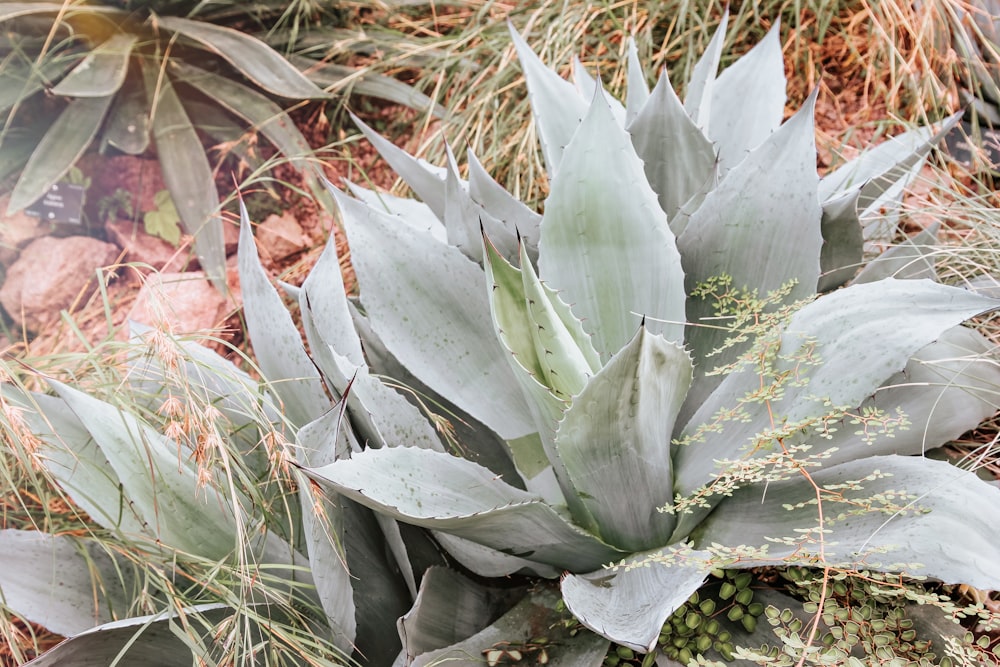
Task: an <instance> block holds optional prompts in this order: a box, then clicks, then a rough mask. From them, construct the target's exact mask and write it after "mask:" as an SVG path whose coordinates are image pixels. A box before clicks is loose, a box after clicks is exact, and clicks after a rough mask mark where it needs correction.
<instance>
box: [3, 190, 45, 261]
mask: <svg viewBox="0 0 1000 667" xmlns="http://www.w3.org/2000/svg"><path fill="white" fill-rule="evenodd" d="M9 203H10V195H4V196H3V197H0V264H6V265H10V264H11V263H12V262H13V261H14V260H15V259H17V254H18V253H19V252H20V251H21V248H23V247H24V246H26V245H27V244H28V243H30V242H31V241H33V240H34V239H36V238H38V237H39V236H44V235H45V234H46V233H48V231H49V223H47V222H43V221H41V220H39V219H38V218H36V217H34V216H31V215H28V214H27V213H25V212H24V211H23V210H21V211H17V212H16V213H12V214H10V215H7V204H9Z"/></svg>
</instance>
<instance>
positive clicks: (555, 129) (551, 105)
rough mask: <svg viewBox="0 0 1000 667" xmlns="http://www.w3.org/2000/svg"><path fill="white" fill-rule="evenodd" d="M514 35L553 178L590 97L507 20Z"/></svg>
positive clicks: (546, 159)
mask: <svg viewBox="0 0 1000 667" xmlns="http://www.w3.org/2000/svg"><path fill="white" fill-rule="evenodd" d="M507 27H508V28H509V30H510V37H511V39H512V40H513V41H514V48H515V49H517V57H518V60H520V61H521V69H522V70H523V71H524V79H525V82H526V83H527V85H528V99H529V100H530V101H531V115H532V116H533V117H534V119H535V127H536V129H537V132H538V142H539V143H540V144H541V145H542V155H544V156H545V166H546V170H547V171H548V174H549V178H550V179H552V178H555V176H556V174H558V173H559V167H560V165H561V164H562V161H563V151H564V150H565V147H566V146H568V145H569V142H570V141H571V140H572V139H573V135H575V134H576V129H577V127H579V126H580V121H581V120H583V117H584V116H586V115H587V101H586V100H585V99H584V98H583V97H581V96H580V93H579V92H577V89H576V86H574V85H573V84H571V83H570V82H569V81H566V80H565V79H563V78H562V77H561V76H559V75H558V74H556V73H555V72H553V71H552V70H551V69H549V68H548V67H546V66H545V63H543V62H542V61H541V59H540V58H539V57H538V56H537V55H535V52H534V51H532V50H531V47H530V46H528V43H527V42H526V41H524V38H523V37H521V35H519V34H518V32H517V30H515V29H514V24H513V23H510V22H509V21H508V22H507Z"/></svg>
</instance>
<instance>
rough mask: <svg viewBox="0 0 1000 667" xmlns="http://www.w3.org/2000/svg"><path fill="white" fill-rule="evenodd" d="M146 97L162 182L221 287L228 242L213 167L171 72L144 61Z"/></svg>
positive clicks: (207, 269) (206, 267)
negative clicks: (183, 104)
mask: <svg viewBox="0 0 1000 667" xmlns="http://www.w3.org/2000/svg"><path fill="white" fill-rule="evenodd" d="M142 73H143V79H144V81H145V83H146V96H147V98H148V99H150V100H153V101H154V102H153V103H152V106H153V111H152V117H153V121H152V126H153V139H154V141H155V142H156V152H157V155H158V156H159V159H160V166H161V167H162V169H163V181H164V183H166V185H167V190H169V191H170V198H171V199H173V201H174V205H175V206H176V207H177V213H178V214H179V215H180V218H181V223H182V224H183V225H184V229H185V231H186V232H187V233H188V234H191V235H192V236H193V237H194V248H195V251H196V252H197V253H198V260H199V261H200V262H201V268H203V269H204V270H205V273H206V274H207V275H208V277H209V278H210V279H211V280H212V282H213V283H214V284H215V285H216V286H217V287H219V289H220V290H222V291H225V289H226V286H225V285H226V284H225V276H226V247H225V243H224V242H223V239H222V219H221V218H220V217H219V193H218V191H217V190H216V189H215V180H214V178H213V176H212V168H211V167H210V166H209V164H208V158H207V157H205V149H204V148H203V147H202V145H201V139H199V138H198V133H197V132H195V129H194V126H193V125H191V121H190V119H189V118H188V115H187V112H185V111H184V107H183V106H182V105H181V100H180V98H179V97H178V96H177V93H176V92H175V91H174V87H173V84H171V83H170V78H169V77H166V76H164V77H160V76H159V74H160V72H159V70H158V69H157V68H156V67H154V66H153V65H152V64H149V63H147V62H146V61H143V63H142Z"/></svg>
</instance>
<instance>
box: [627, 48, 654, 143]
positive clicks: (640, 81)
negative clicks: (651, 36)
mask: <svg viewBox="0 0 1000 667" xmlns="http://www.w3.org/2000/svg"><path fill="white" fill-rule="evenodd" d="M627 48H628V54H627V58H628V74H627V78H628V89H627V91H626V93H625V127H626V128H629V129H630V130H631V128H630V127H629V126H630V125H632V121H634V120H635V118H636V116H638V115H639V111H641V110H642V107H643V106H644V105H645V104H646V102H647V100H649V86H648V85H647V84H646V73H645V72H644V71H643V69H642V63H640V62H639V49H637V48H636V46H635V39H633V38H632V37H629V38H628V47H627Z"/></svg>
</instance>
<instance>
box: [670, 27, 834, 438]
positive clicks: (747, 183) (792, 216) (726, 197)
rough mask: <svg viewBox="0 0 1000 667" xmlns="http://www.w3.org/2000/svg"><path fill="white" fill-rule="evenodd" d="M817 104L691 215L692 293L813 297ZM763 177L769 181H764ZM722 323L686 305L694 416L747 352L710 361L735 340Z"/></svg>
mask: <svg viewBox="0 0 1000 667" xmlns="http://www.w3.org/2000/svg"><path fill="white" fill-rule="evenodd" d="M772 39H777V38H776V37H774V38H772ZM747 57H749V56H747ZM747 57H745V58H744V60H745V59H746V58H747ZM740 62H743V61H740ZM815 101H816V96H815V94H814V95H813V96H811V97H810V98H809V100H808V101H807V103H806V104H805V105H803V107H802V109H800V110H799V112H798V113H796V114H795V115H794V116H793V117H792V118H791V119H790V120H789V121H788V122H787V123H785V124H784V125H783V126H782V127H781V128H780V129H778V130H777V131H776V132H775V133H774V134H772V135H771V136H770V137H768V138H767V140H766V141H765V142H764V143H763V145H761V146H759V147H758V148H756V149H755V150H753V151H751V153H750V154H749V155H748V156H747V157H746V159H744V160H743V161H742V162H741V163H740V164H739V165H737V166H736V167H734V168H733V169H732V170H730V171H729V173H727V174H726V176H725V177H724V178H723V179H722V182H721V183H719V186H718V187H717V188H715V189H714V190H713V191H712V192H710V193H709V194H708V196H706V197H705V200H704V202H703V203H702V205H701V206H700V207H699V208H698V210H697V211H695V212H694V213H693V214H691V217H690V218H689V219H688V222H687V226H686V227H685V229H684V233H683V234H681V236H680V237H679V238H678V240H677V244H678V247H679V248H680V251H681V257H682V258H683V262H684V270H685V273H686V276H687V285H688V289H689V290H692V289H694V288H695V287H696V286H698V285H699V284H702V283H705V282H706V281H709V280H712V279H717V278H720V277H726V278H729V279H731V281H732V288H733V289H735V290H741V289H753V290H757V297H758V298H761V299H763V298H766V297H767V295H768V294H769V293H771V292H775V291H778V290H780V289H782V288H784V287H786V286H787V285H788V284H789V283H790V282H794V285H793V286H792V288H791V291H790V293H789V294H788V296H787V297H785V299H786V301H785V302H786V303H792V302H794V301H797V300H799V299H803V298H807V297H810V296H812V295H813V294H814V293H815V289H816V285H817V282H818V280H819V275H820V254H821V251H822V246H823V236H822V232H821V227H820V225H821V218H822V212H821V210H820V207H819V202H818V199H817V196H816V187H817V182H818V177H817V176H816V145H815V140H814V134H815V133H814V130H813V108H814V104H815ZM765 172H766V173H768V174H769V177H768V178H766V179H761V177H760V175H761V173H765ZM765 258H766V261H764V259H765ZM716 315H717V304H716V302H715V299H714V298H712V297H711V296H704V297H696V298H690V299H688V308H687V316H688V321H689V322H691V325H692V326H690V327H689V328H688V337H687V343H688V345H689V347H690V348H691V352H692V356H693V357H694V361H695V367H696V368H697V369H698V374H697V377H696V379H695V384H694V386H693V387H692V397H691V398H690V399H689V401H688V404H689V409H690V406H698V405H699V404H700V403H701V402H702V401H703V400H704V399H705V398H706V397H707V395H708V393H710V392H711V390H712V389H713V388H714V387H715V386H716V385H717V384H718V382H719V378H718V377H717V376H706V375H705V373H706V372H708V371H710V370H712V369H713V368H715V367H717V366H725V365H726V364H728V363H730V362H732V361H733V360H735V359H736V358H737V357H738V356H739V355H740V354H742V353H743V351H744V350H745V349H746V346H745V345H743V346H741V345H732V346H730V347H729V348H728V349H725V350H722V351H721V352H720V353H717V354H714V355H713V356H709V355H710V354H712V353H713V352H714V351H715V350H720V349H721V348H722V346H723V345H724V344H725V343H726V341H727V339H728V338H729V337H731V336H732V335H733V334H732V332H730V331H728V330H726V329H723V328H719V326H718V324H719V321H718V320H716V319H715V316H716ZM710 318H711V319H710ZM723 323H724V320H723ZM686 416H687V413H685V417H684V418H683V419H682V421H683V420H685V419H686Z"/></svg>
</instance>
